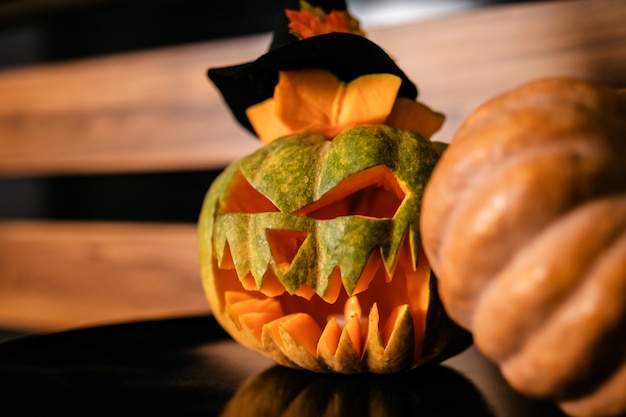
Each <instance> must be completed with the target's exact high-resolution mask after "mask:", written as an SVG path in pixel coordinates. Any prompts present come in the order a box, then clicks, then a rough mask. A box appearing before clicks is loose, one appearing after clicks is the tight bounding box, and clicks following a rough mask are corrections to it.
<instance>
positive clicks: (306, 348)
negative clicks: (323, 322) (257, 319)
mask: <svg viewBox="0 0 626 417" xmlns="http://www.w3.org/2000/svg"><path fill="white" fill-rule="evenodd" d="M278 330H279V333H280V337H281V339H282V341H283V344H282V347H283V352H284V353H285V356H287V357H288V358H289V359H290V360H292V361H293V362H295V363H296V364H298V365H299V366H301V367H303V368H306V369H310V370H314V371H325V369H324V368H323V367H322V366H321V365H320V363H319V362H318V360H317V352H316V348H317V344H318V341H319V338H320V336H321V335H322V329H320V328H319V326H318V325H317V323H316V322H315V320H313V318H312V317H311V316H309V315H308V314H305V313H295V314H292V315H290V316H288V318H287V319H286V320H282V321H281V322H280V323H279V325H278Z"/></svg>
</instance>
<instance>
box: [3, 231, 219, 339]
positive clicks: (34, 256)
mask: <svg viewBox="0 0 626 417" xmlns="http://www.w3.org/2000/svg"><path fill="white" fill-rule="evenodd" d="M196 248H197V245H196V228H195V226H193V225H163V224H137V223H130V224H125V223H80V222H79V223H72V222H70V223H48V222H0V328H2V327H5V328H14V329H23V330H24V329H25V330H29V329H30V330H41V329H45V330H51V329H61V328H69V327H76V326H86V325H93V324H100V323H110V322H121V321H126V320H140V319H153V318H162V317H172V316H183V315H190V314H207V313H208V312H209V307H208V303H207V301H206V298H205V297H204V292H203V289H202V284H201V279H200V272H199V271H200V267H199V260H198V259H199V257H198V251H197V249H196Z"/></svg>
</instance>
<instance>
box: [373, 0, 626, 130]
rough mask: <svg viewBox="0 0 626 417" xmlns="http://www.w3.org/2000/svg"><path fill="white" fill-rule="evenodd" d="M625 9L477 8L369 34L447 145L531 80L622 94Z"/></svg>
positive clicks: (596, 1) (597, 2)
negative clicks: (431, 114) (439, 123)
mask: <svg viewBox="0 0 626 417" xmlns="http://www.w3.org/2000/svg"><path fill="white" fill-rule="evenodd" d="M625 22H626V2H625V1H623V0H576V1H560V2H559V1H555V2H535V3H529V4H516V5H508V6H495V7H487V8H482V9H476V10H473V11H470V12H467V13H462V14H459V15H454V16H449V17H445V18H441V19H436V20H431V21H425V22H420V23H416V24H413V25H407V26H402V27H397V28H386V29H384V30H381V31H380V32H379V31H376V32H374V31H372V33H371V34H370V38H372V40H374V41H375V42H377V43H379V44H380V45H382V46H383V47H384V48H385V49H386V50H387V51H388V52H389V53H390V54H391V55H392V56H394V57H395V58H396V59H397V62H398V65H399V66H400V67H401V68H403V69H405V70H406V72H407V74H408V75H409V76H410V77H411V79H413V80H414V81H415V82H416V83H417V84H418V86H419V87H420V97H421V99H422V100H423V101H425V102H427V103H428V104H430V105H431V106H432V107H434V108H436V109H438V110H441V111H443V112H444V113H445V114H446V116H447V122H446V124H445V125H444V127H443V129H442V130H441V131H440V132H438V133H437V136H436V137H435V138H436V139H437V140H442V141H444V142H448V141H449V140H450V139H451V137H452V135H453V134H454V132H455V131H456V129H457V128H458V127H459V125H460V123H461V122H462V121H463V120H464V119H465V118H466V117H467V116H468V115H469V114H470V113H471V111H472V110H473V109H475V108H476V107H477V106H478V105H479V104H481V103H483V102H484V101H485V100H487V99H489V98H490V97H493V96H494V95H497V94H500V93H502V92H504V91H507V90H509V89H511V88H514V87H516V86H518V85H520V84H522V83H526V82H528V81H530V80H533V79H537V78H542V77H548V76H567V77H579V78H584V79H587V80H590V81H596V82H599V83H603V84H607V85H609V86H613V87H626V23H625Z"/></svg>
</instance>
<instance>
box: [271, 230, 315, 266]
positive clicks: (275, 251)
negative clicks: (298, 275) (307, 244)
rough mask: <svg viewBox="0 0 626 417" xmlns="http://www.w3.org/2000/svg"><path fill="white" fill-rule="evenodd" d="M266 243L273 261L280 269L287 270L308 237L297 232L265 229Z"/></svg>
mask: <svg viewBox="0 0 626 417" xmlns="http://www.w3.org/2000/svg"><path fill="white" fill-rule="evenodd" d="M265 233H266V235H267V243H269V245H270V250H271V251H272V256H273V257H274V261H276V264H277V266H278V267H279V268H281V269H288V268H289V266H290V265H291V262H292V261H293V259H294V258H295V257H296V254H297V253H298V250H299V249H300V246H302V243H304V240H305V239H306V237H307V236H308V235H309V234H308V233H306V232H299V231H297V230H280V229H267V230H266V231H265Z"/></svg>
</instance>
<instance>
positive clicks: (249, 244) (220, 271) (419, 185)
mask: <svg viewBox="0 0 626 417" xmlns="http://www.w3.org/2000/svg"><path fill="white" fill-rule="evenodd" d="M438 148H439V146H437V145H436V144H434V143H433V142H431V141H430V140H428V139H425V138H424V137H422V136H420V135H419V134H417V133H414V132H411V131H409V130H404V129H397V128H392V127H389V126H383V125H378V126H373V125H370V126H357V127H354V128H351V129H348V130H346V131H344V132H343V133H341V134H339V135H338V136H336V137H335V138H334V139H333V140H332V141H329V140H327V139H326V138H325V137H324V136H321V135H316V134H311V135H294V136H289V137H285V138H281V139H278V140H276V141H273V142H271V143H270V144H268V145H266V146H264V147H262V148H261V149H259V150H258V151H256V152H255V153H253V154H251V155H249V156H247V157H244V158H243V159H241V160H239V161H237V162H235V163H233V164H232V165H231V166H230V167H228V168H227V169H226V170H225V171H224V172H223V173H222V174H221V176H220V177H219V178H218V179H217V180H216V181H215V183H214V184H213V185H212V187H211V189H210V191H209V193H208V194H207V197H206V199H205V203H204V206H203V209H202V214H201V217H200V224H199V230H200V248H201V253H202V262H203V276H204V284H205V288H206V291H207V294H208V298H209V301H210V303H211V306H212V308H213V313H214V315H215V317H216V319H217V320H218V321H219V322H220V323H221V325H222V326H223V327H224V328H225V329H226V330H227V331H228V332H229V333H230V334H231V335H232V336H233V337H234V338H235V339H236V340H237V341H239V342H240V343H242V344H243V345H245V346H247V347H249V348H251V349H253V350H256V351H258V352H260V353H262V354H264V355H266V356H267V357H269V358H271V359H273V360H275V361H276V362H278V363H281V364H284V365H287V366H291V367H302V368H306V369H311V370H315V371H320V372H327V371H337V372H344V373H357V372H363V371H371V372H381V373H387V372H396V371H401V370H406V369H410V368H413V367H415V366H418V365H420V364H422V363H425V362H428V361H431V360H434V359H443V358H445V357H447V356H450V355H451V354H454V353H456V352H458V351H459V350H460V349H463V348H465V347H466V346H467V344H468V336H467V334H466V333H465V332H463V331H461V330H460V328H458V327H456V326H455V325H454V324H452V322H450V321H449V320H447V316H445V313H444V312H443V309H442V308H441V305H440V303H439V299H438V297H437V293H436V288H435V287H434V281H435V279H434V278H431V272H430V267H429V265H428V262H427V260H426V258H425V257H424V255H423V253H422V250H421V245H420V234H419V208H420V204H421V198H422V191H423V188H424V185H425V183H426V181H427V179H428V177H429V176H430V173H431V171H432V169H433V167H434V165H435V163H436V162H437V160H438V158H439V149H438Z"/></svg>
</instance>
